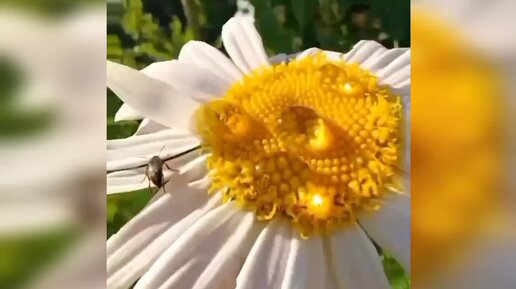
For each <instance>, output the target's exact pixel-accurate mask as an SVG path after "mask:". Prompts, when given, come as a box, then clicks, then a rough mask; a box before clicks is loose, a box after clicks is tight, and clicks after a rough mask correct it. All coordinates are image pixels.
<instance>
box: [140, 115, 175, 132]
mask: <svg viewBox="0 0 516 289" xmlns="http://www.w3.org/2000/svg"><path fill="white" fill-rule="evenodd" d="M165 129H168V127H166V126H164V125H161V124H159V123H157V122H155V121H152V120H150V119H148V118H145V119H144V120H142V122H141V123H140V126H139V127H138V129H137V130H136V132H135V133H134V135H144V134H149V133H153V132H158V131H161V130H165Z"/></svg>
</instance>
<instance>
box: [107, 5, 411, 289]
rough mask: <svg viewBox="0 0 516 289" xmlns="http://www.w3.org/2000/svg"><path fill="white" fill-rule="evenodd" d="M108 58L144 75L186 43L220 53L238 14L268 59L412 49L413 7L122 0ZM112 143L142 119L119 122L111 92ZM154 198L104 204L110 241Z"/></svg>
mask: <svg viewBox="0 0 516 289" xmlns="http://www.w3.org/2000/svg"><path fill="white" fill-rule="evenodd" d="M107 7H108V29H107V33H108V36H107V43H108V46H107V57H108V59H110V60H112V61H116V62H119V63H123V64H125V65H128V66H131V67H134V68H137V69H141V68H143V67H145V66H147V65H149V64H150V63H152V62H156V61H163V60H170V59H174V58H176V57H177V56H178V54H179V51H180V49H181V46H182V45H183V44H185V43H186V42H188V41H189V40H192V39H195V40H202V41H205V42H207V43H210V44H212V45H214V46H215V47H218V48H219V49H221V50H223V46H222V43H221V39H220V32H221V29H222V25H223V24H224V23H225V22H226V21H227V20H228V19H229V18H230V17H232V16H233V15H235V14H237V13H239V14H251V15H254V18H255V24H256V27H257V29H258V31H259V32H260V35H261V36H262V39H263V42H264V45H265V48H266V51H267V52H268V54H269V55H270V56H273V55H276V54H279V53H295V52H299V51H302V50H304V49H307V48H310V47H320V48H323V49H326V50H334V51H339V52H346V51H348V50H349V49H350V48H351V47H352V46H353V45H354V44H355V43H357V42H358V41H359V40H361V39H372V40H376V41H378V42H380V43H382V44H383V45H384V46H386V47H389V48H393V47H400V46H403V47H407V46H410V2H409V1H408V0H394V1H367V0H362V1H340V0H320V1H318V0H256V1H241V0H238V1H235V0H225V1H213V0H199V1H193V0H181V1H180V0H173V1H171V0H167V1H164V0H125V1H117V0H110V1H108V6H107ZM108 93H109V94H108V114H107V133H108V139H116V138H124V137H127V136H129V135H131V134H133V133H134V132H135V131H136V129H137V128H138V125H139V123H140V121H138V120H129V121H115V120H118V119H117V117H116V116H115V115H116V112H117V110H118V109H119V107H120V105H121V101H120V100H119V99H118V98H117V97H116V96H115V95H113V94H112V93H111V92H110V91H109V92H108ZM150 198H151V193H150V192H149V190H147V189H144V190H141V191H138V192H131V193H130V194H114V195H109V196H108V198H107V229H108V236H109V235H111V234H113V233H115V232H116V231H118V229H119V228H120V227H121V226H122V225H124V224H125V223H126V222H127V221H128V220H129V219H131V218H132V217H133V216H134V215H135V214H136V213H137V212H139V211H140V210H141V209H142V208H143V207H144V206H145V205H146V204H147V202H148V200H149V199H150ZM383 261H384V267H385V270H386V271H387V274H388V276H389V279H390V281H391V283H392V285H393V287H394V288H399V289H401V288H409V287H410V281H409V278H408V276H407V274H405V272H404V271H403V270H402V268H401V266H400V265H399V264H398V263H397V262H396V261H395V260H394V259H392V258H391V257H389V256H388V255H387V254H383Z"/></svg>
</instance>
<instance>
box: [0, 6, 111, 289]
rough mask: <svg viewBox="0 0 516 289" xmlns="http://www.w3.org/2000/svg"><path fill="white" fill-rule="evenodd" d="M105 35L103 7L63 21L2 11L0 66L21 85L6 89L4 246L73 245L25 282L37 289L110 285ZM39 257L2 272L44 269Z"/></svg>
mask: <svg viewBox="0 0 516 289" xmlns="http://www.w3.org/2000/svg"><path fill="white" fill-rule="evenodd" d="M105 27H106V9H105V7H102V6H101V7H98V6H83V7H82V8H77V9H76V10H74V12H73V13H69V14H65V15H60V16H59V17H57V18H52V17H48V16H43V15H41V14H38V13H35V12H28V11H27V10H23V9H20V8H13V7H10V6H8V5H7V4H6V5H4V4H3V3H2V7H1V9H0V61H1V62H2V63H1V64H0V65H3V67H2V68H6V67H7V68H9V69H8V70H7V74H8V76H12V75H9V74H14V75H15V76H17V77H18V79H19V82H14V81H13V82H7V83H6V82H4V83H3V84H7V86H9V85H11V86H12V87H13V88H12V89H10V90H7V89H6V87H0V92H1V93H2V96H6V98H4V99H2V101H4V102H3V103H2V117H3V118H2V120H3V121H6V122H5V123H2V127H1V129H0V160H1V161H0V170H1V171H2V173H1V174H0V246H3V245H5V244H11V243H12V242H17V241H16V240H21V241H20V242H23V241H28V240H29V241H30V240H34V241H33V242H39V243H37V244H40V245H41V246H42V248H46V247H45V246H46V245H45V244H46V243H44V242H46V241H38V240H43V239H41V238H49V239H51V240H52V238H62V235H65V236H68V237H67V238H70V240H73V241H70V242H71V244H70V245H69V246H68V245H67V246H65V247H62V248H63V249H59V248H58V247H56V248H54V250H56V252H61V251H64V253H63V254H57V253H55V254H56V255H59V256H61V257H62V260H61V259H60V258H56V259H55V260H54V263H55V262H57V263H55V264H54V263H51V262H48V263H46V264H45V265H46V266H47V267H45V266H43V265H42V266H43V267H44V268H42V269H41V270H43V272H42V273H43V274H38V276H37V277H39V278H36V276H32V275H31V274H32V273H31V272H29V271H27V273H26V275H23V277H24V278H27V282H29V283H30V284H29V283H24V284H25V285H26V286H29V287H31V288H53V289H54V288H56V289H59V288H85V289H86V288H101V287H102V286H103V285H104V284H105V279H104V276H105V270H104V267H103V266H104V265H103V264H104V263H105V251H104V250H105V235H106V234H105V214H104V208H105V198H104V190H105V177H104V175H103V174H104V170H105V149H104V148H105V135H106V133H105V105H106V102H105V93H106V90H105V49H106V48H105V47H106V40H105V29H106V28H105ZM3 71H4V72H5V70H3ZM2 77H4V75H2ZM2 89H3V90H2ZM35 116H37V117H35ZM39 116H41V118H38V117H39ZM8 117H11V118H8ZM30 119H34V121H32V122H30V123H28V122H27V120H30ZM63 232H64V233H63ZM44 240H46V239H44ZM10 242H11V243H10ZM41 242H43V243H41ZM49 242H50V241H49ZM64 242H65V243H66V244H68V243H67V241H64ZM15 244H16V243H15ZM22 244H23V243H22ZM20 246H23V245H20ZM21 248H23V247H21ZM2 250H3V251H2ZM6 250H8V249H6V248H0V251H2V252H5V253H12V252H7V251H6ZM18 250H19V249H18ZM42 250H43V249H42ZM60 250H61V251H60ZM17 253H19V252H16V253H14V254H17ZM40 253H42V254H43V252H40ZM43 255H44V254H43ZM14 256H15V257H16V256H17V255H14ZM22 256H23V254H22V255H20V256H18V258H23V257H22ZM38 256H39V255H38ZM38 256H34V260H21V259H16V260H14V263H13V264H10V263H9V261H8V259H6V260H5V261H6V262H7V263H3V264H2V265H3V266H4V267H3V268H4V270H9V269H10V268H11V267H10V266H12V268H17V267H16V266H17V264H26V265H31V264H32V263H34V264H36V263H41V264H44V262H42V260H37V258H39V257H38ZM31 257H32V256H31ZM3 261H4V260H3ZM60 261H62V262H63V263H62V264H61V263H60ZM50 265H52V266H51V267H48V266H50ZM34 266H35V267H37V266H38V265H34ZM28 267H31V266H28ZM29 269H30V268H29ZM15 273H16V274H22V273H23V272H21V273H20V272H15ZM50 275H52V276H50ZM0 277H6V276H5V275H4V276H0ZM7 277H11V276H7ZM13 278H18V277H13ZM20 278H21V277H20ZM29 279H32V280H29ZM71 281H73V282H71ZM2 282H5V280H0V283H2ZM2 284H6V283H2ZM7 284H9V283H7Z"/></svg>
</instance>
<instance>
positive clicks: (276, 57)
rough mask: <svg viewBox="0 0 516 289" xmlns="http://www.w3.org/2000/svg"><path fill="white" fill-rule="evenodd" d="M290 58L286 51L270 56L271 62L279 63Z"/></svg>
mask: <svg viewBox="0 0 516 289" xmlns="http://www.w3.org/2000/svg"><path fill="white" fill-rule="evenodd" d="M288 59H289V56H288V55H287V54H285V53H280V54H276V55H274V56H271V57H269V63H270V64H279V63H282V62H284V61H287V60H288Z"/></svg>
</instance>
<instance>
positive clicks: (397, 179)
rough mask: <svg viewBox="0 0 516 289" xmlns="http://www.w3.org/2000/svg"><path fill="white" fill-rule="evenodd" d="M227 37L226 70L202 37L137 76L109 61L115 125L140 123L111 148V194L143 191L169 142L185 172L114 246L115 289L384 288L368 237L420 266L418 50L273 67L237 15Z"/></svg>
mask: <svg viewBox="0 0 516 289" xmlns="http://www.w3.org/2000/svg"><path fill="white" fill-rule="evenodd" d="M222 39H223V42H224V47H225V48H226V51H227V52H228V54H229V56H230V57H231V60H230V59H228V58H226V57H225V56H224V55H223V54H222V53H221V52H219V51H218V50H217V49H215V48H213V47H211V46H210V45H208V44H206V43H203V42H199V41H192V42H189V43H187V44H186V45H185V46H184V47H183V48H182V50H181V53H180V55H179V59H178V60H172V61H164V62H158V63H153V64H151V65H150V66H148V67H146V68H144V69H142V70H141V71H137V70H134V69H132V68H130V67H126V66H123V65H120V64H116V63H112V62H109V63H108V70H107V78H108V87H109V88H110V89H111V90H112V91H113V92H114V93H116V94H117V95H118V96H119V97H120V98H121V99H122V100H123V101H124V102H125V104H124V106H123V107H122V108H121V109H120V111H119V113H118V119H126V118H133V119H134V118H138V117H139V118H144V121H143V123H142V125H141V127H140V128H139V130H138V132H137V133H136V134H135V135H134V136H132V137H129V138H127V139H123V140H113V141H109V142H108V171H111V173H109V174H108V189H109V191H110V192H111V193H116V192H123V191H129V190H135V189H140V188H145V187H146V186H147V184H146V183H145V182H143V183H142V182H141V181H142V178H143V177H144V176H145V170H146V167H145V164H146V162H147V160H148V159H149V158H150V157H152V156H154V155H158V154H159V153H160V150H162V148H163V147H164V149H163V150H162V152H161V154H160V157H161V158H162V159H166V160H167V161H166V164H167V165H168V166H169V167H171V168H175V169H178V172H177V173H176V172H174V171H171V170H166V169H165V171H166V172H167V173H166V176H165V177H166V178H167V179H168V180H169V182H168V183H167V185H166V193H164V192H163V191H162V190H161V191H160V192H159V193H158V194H157V195H156V196H155V198H154V199H153V200H151V202H150V204H148V206H147V207H146V208H144V209H143V210H142V211H141V212H140V213H139V214H138V215H137V216H136V217H134V218H133V219H132V220H131V221H129V222H128V223H127V224H126V225H125V226H124V227H123V228H122V229H121V230H120V231H119V232H118V233H117V234H115V235H113V236H112V237H111V238H110V239H109V240H108V244H107V255H108V257H107V267H108V269H107V270H108V272H107V274H108V280H107V284H108V287H109V288H129V287H130V286H131V285H132V284H133V283H135V282H136V285H135V288H138V289H142V288H153V289H155V288H217V289H218V288H245V289H251V288H282V289H286V288H375V289H379V288H389V282H388V280H387V278H386V275H385V273H384V271H383V268H382V264H381V260H380V257H379V255H378V252H377V250H376V249H375V246H374V245H373V241H374V242H376V243H377V244H378V245H379V246H380V247H382V248H383V249H385V250H386V251H388V252H390V253H392V254H393V255H394V256H395V257H396V258H397V259H398V260H399V261H400V263H401V264H402V265H403V266H404V267H405V269H406V270H409V269H410V194H409V192H408V170H409V167H410V165H409V164H410V160H409V153H408V152H409V146H408V139H409V138H408V134H406V132H408V119H410V117H409V107H410V50H409V49H407V48H397V49H391V50H387V49H385V48H384V47H382V46H381V45H380V44H378V43H376V42H373V41H361V42H359V43H358V44H357V45H355V46H354V48H353V49H352V50H351V51H349V52H348V53H346V54H340V53H337V52H331V51H323V50H319V49H315V48H312V49H308V50H306V51H304V52H301V53H299V54H296V55H290V56H287V55H279V56H276V57H274V58H272V59H269V58H268V57H267V55H266V54H265V51H264V48H263V44H262V40H261V38H260V35H259V34H258V32H257V31H256V29H255V27H254V25H253V22H252V20H251V19H250V18H249V17H238V16H236V17H234V18H232V19H230V20H229V21H228V22H227V23H226V24H225V25H224V27H223V29H222ZM198 146H201V147H202V150H192V148H195V147H198ZM185 151H186V152H187V153H184V152H185ZM177 155H180V157H175V156H177ZM135 167H139V168H136V169H135Z"/></svg>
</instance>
